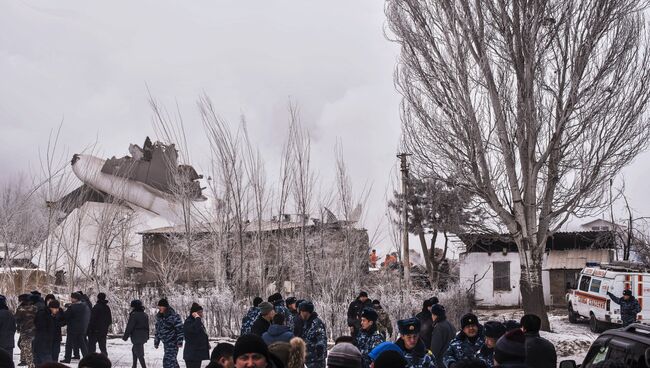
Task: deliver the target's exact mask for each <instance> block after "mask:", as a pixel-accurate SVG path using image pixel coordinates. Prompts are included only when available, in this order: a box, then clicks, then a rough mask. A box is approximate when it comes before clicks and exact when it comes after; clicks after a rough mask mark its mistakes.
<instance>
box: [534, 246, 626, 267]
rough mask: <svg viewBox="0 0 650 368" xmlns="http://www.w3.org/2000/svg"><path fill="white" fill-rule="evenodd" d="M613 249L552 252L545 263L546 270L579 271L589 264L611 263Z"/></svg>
mask: <svg viewBox="0 0 650 368" xmlns="http://www.w3.org/2000/svg"><path fill="white" fill-rule="evenodd" d="M612 256H613V251H612V250H611V249H569V250H552V251H550V252H549V254H548V257H546V261H545V262H544V265H543V269H544V270H579V269H583V268H584V267H586V266H587V262H594V263H598V264H604V263H609V262H611V260H612Z"/></svg>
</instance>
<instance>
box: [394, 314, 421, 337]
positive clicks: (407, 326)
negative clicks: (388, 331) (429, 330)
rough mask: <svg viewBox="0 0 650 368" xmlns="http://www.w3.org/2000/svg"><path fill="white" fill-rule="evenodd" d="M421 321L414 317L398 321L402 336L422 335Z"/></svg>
mask: <svg viewBox="0 0 650 368" xmlns="http://www.w3.org/2000/svg"><path fill="white" fill-rule="evenodd" d="M420 326H421V324H420V320H419V319H417V318H415V317H413V318H408V319H401V320H399V321H397V328H398V329H399V333H400V335H417V334H419V333H420Z"/></svg>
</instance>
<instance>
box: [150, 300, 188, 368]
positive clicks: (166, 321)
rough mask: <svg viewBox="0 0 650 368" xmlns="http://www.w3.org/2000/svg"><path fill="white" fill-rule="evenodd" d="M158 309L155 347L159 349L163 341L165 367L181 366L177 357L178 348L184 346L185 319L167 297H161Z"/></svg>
mask: <svg viewBox="0 0 650 368" xmlns="http://www.w3.org/2000/svg"><path fill="white" fill-rule="evenodd" d="M158 310H159V312H158V314H156V333H155V336H154V347H155V348H156V349H158V346H159V345H160V342H161V341H162V343H163V349H164V350H165V355H164V356H163V368H179V365H178V361H177V360H176V357H177V355H178V349H179V348H182V347H183V339H184V336H183V320H182V319H181V316H179V315H178V313H176V311H175V310H174V309H173V308H172V307H170V306H169V302H168V301H167V299H164V298H163V299H160V301H159V302H158Z"/></svg>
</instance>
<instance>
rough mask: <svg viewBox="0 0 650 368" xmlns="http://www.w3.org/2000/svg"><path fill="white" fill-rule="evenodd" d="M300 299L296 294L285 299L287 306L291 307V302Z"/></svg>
mask: <svg viewBox="0 0 650 368" xmlns="http://www.w3.org/2000/svg"><path fill="white" fill-rule="evenodd" d="M297 301H298V299H296V297H295V296H290V297H288V298H287V300H285V303H286V304H287V307H289V306H290V305H291V304H295V303H296V302H297Z"/></svg>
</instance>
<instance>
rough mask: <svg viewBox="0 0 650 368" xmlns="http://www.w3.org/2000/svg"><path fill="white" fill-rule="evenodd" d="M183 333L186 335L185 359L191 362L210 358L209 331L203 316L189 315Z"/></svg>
mask: <svg viewBox="0 0 650 368" xmlns="http://www.w3.org/2000/svg"><path fill="white" fill-rule="evenodd" d="M183 335H185V347H184V348H183V359H185V360H189V361H191V362H198V361H201V360H210V343H209V342H208V333H207V332H206V331H205V326H204V325H203V321H202V320H201V318H194V317H192V316H188V317H187V318H186V319H185V323H184V324H183Z"/></svg>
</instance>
